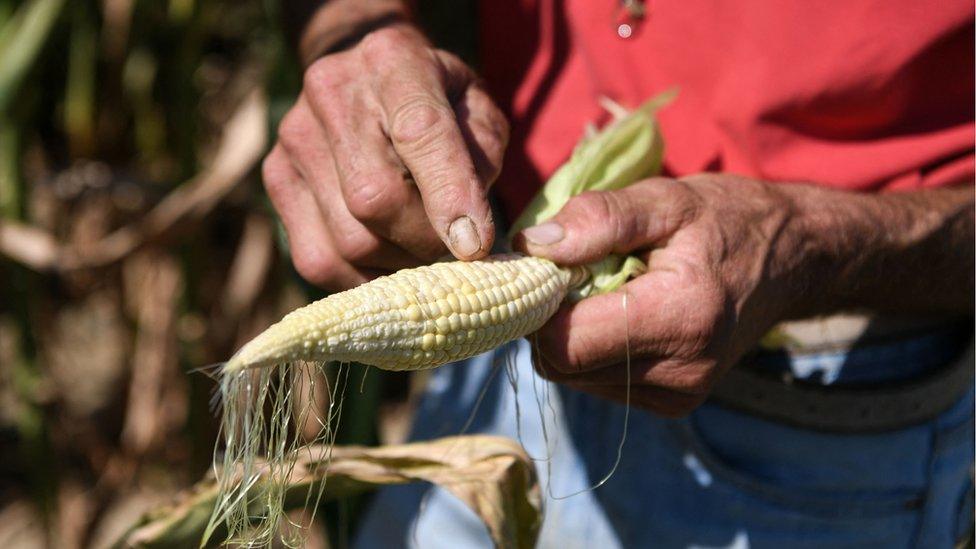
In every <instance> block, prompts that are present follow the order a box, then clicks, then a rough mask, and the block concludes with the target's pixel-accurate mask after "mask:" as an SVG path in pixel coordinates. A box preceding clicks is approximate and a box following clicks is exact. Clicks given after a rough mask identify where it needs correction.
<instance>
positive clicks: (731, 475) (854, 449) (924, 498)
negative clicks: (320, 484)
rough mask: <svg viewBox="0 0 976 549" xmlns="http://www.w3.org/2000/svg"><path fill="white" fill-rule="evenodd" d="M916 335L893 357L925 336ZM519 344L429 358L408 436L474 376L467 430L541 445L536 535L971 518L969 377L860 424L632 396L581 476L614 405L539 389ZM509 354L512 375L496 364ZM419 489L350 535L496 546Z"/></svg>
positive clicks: (383, 494)
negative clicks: (691, 408) (937, 408)
mask: <svg viewBox="0 0 976 549" xmlns="http://www.w3.org/2000/svg"><path fill="white" fill-rule="evenodd" d="M913 345H914V347H913V350H912V351H911V352H908V351H906V352H900V353H895V354H894V356H896V357H898V358H897V359H898V360H902V361H910V360H912V358H913V354H915V353H924V352H925V351H926V350H928V351H933V352H934V351H935V349H934V348H932V349H925V348H924V347H925V345H919V344H918V342H913ZM920 347H921V348H920ZM862 355H863V353H862ZM529 356H530V353H529V348H528V344H527V343H526V342H525V341H524V340H521V341H517V342H513V343H511V344H509V345H507V346H505V347H502V348H500V349H498V350H496V351H494V352H491V353H486V354H485V355H481V356H478V357H475V358H472V359H469V360H466V361H464V362H462V363H458V364H453V365H449V366H445V367H443V368H440V369H439V370H437V371H436V372H435V373H434V375H433V377H432V380H431V383H430V384H429V387H428V390H427V393H426V395H425V397H424V399H423V401H422V403H421V407H420V410H419V412H418V415H417V418H416V422H415V427H414V431H413V435H412V438H413V439H427V438H433V437H438V436H446V435H453V434H457V433H458V432H460V430H461V428H462V426H463V425H464V423H465V422H466V421H467V420H468V419H469V417H470V416H471V413H472V409H473V407H474V403H475V402H476V400H477V399H478V398H479V395H480V394H481V393H482V391H484V396H483V401H482V403H481V405H480V407H479V408H478V410H477V412H476V413H475V415H474V419H473V422H472V424H471V427H470V429H469V430H468V432H476V433H492V434H500V435H504V436H508V437H511V438H514V439H520V440H521V441H522V443H523V445H524V446H525V448H526V450H527V451H528V452H529V454H530V455H531V456H533V457H535V458H546V457H549V456H551V459H550V460H548V461H542V460H541V459H540V461H537V470H538V471H539V478H540V483H541V486H542V490H543V492H542V493H543V497H544V506H545V510H544V513H545V518H544V522H543V527H542V532H541V535H540V538H539V546H540V547H556V548H558V549H570V548H575V547H599V548H610V547H702V548H704V547H709V548H711V547H730V548H737V549H742V548H747V547H756V548H759V547H776V548H780V547H811V548H813V547H817V548H820V547H885V548H888V547H952V546H953V543H954V542H955V540H957V539H958V538H959V537H960V536H962V535H964V534H965V533H966V532H967V531H968V529H969V528H970V526H971V524H972V516H973V515H972V513H973V479H972V470H973V457H974V456H973V429H974V427H973V390H972V388H970V390H969V391H968V393H967V394H966V395H965V396H964V397H963V398H962V399H960V400H959V401H958V402H957V403H956V404H955V405H954V406H953V407H952V408H951V409H949V410H947V411H945V412H944V413H942V414H941V415H940V416H939V417H938V418H936V419H934V420H932V421H930V422H929V423H927V424H924V425H919V426H915V427H911V428H906V429H902V430H898V431H893V432H887V433H882V434H870V435H836V434H825V433H818V432H812V431H805V430H801V429H795V428H791V427H787V426H785V425H780V424H776V423H773V422H769V421H766V420H763V419H759V418H757V417H752V416H749V415H744V414H741V413H737V412H734V411H732V410H729V409H726V408H724V407H722V406H720V405H717V404H712V403H708V404H705V405H704V406H702V407H701V408H699V409H698V410H696V411H695V412H694V413H693V414H691V416H689V417H687V418H684V419H681V420H667V419H662V418H660V417H656V416H654V415H652V414H650V413H646V412H643V411H639V410H631V413H630V424H629V429H628V432H627V440H626V444H625V445H624V448H623V455H622V459H621V461H620V464H619V467H618V468H617V469H616V472H615V473H614V475H613V476H612V477H611V478H610V480H609V481H607V482H606V483H605V484H604V485H603V486H601V487H600V488H597V489H594V490H586V489H587V488H588V487H590V486H592V485H593V484H594V483H596V482H598V481H599V479H601V478H602V477H603V476H604V475H605V474H606V473H607V471H608V470H609V469H610V468H611V466H612V465H613V463H614V460H615V458H616V452H617V446H618V442H619V439H620V435H621V432H622V428H623V425H624V412H625V410H624V407H622V406H619V405H616V404H612V403H609V402H607V401H604V400H601V399H598V398H596V397H591V396H589V395H586V394H583V393H580V392H576V391H573V390H570V389H566V388H564V387H557V386H554V385H550V386H549V387H550V388H549V398H548V400H547V399H546V395H545V389H544V386H545V382H544V381H542V380H541V379H539V378H538V377H536V376H535V374H534V372H533V370H532V367H531V365H530V364H529ZM876 356H877V357H879V358H878V359H877V360H875V361H874V363H873V364H872V363H871V360H870V357H864V356H861V357H860V358H859V359H858V360H859V361H861V363H865V364H866V367H870V368H872V369H873V370H874V371H878V370H879V369H880V370H882V371H883V369H884V368H885V367H886V364H882V363H881V361H890V360H891V359H892V358H891V357H892V352H891V349H888V350H886V351H885V352H879V353H876ZM806 358H807V359H809V358H810V357H806ZM822 359H823V360H841V361H843V360H844V357H837V358H835V359H829V358H827V357H822ZM512 362H514V372H515V374H516V375H508V374H507V372H506V366H505V365H506V363H512ZM887 366H888V367H892V364H891V363H890V362H889V363H888V364H887ZM896 369H897V368H896ZM536 395H539V396H540V397H541V398H540V399H537V396H536ZM540 400H541V402H542V405H541V406H540V404H539V402H540ZM516 404H517V407H516ZM516 409H518V414H516ZM540 410H541V411H540ZM543 413H544V414H545V418H546V421H547V435H548V441H549V442H548V449H547V443H546V440H545V439H544V437H543V429H542V423H541V421H540V417H542V415H543ZM547 468H548V469H549V470H548V472H547ZM427 490H428V487H427V486H420V485H410V486H399V487H393V488H387V489H384V490H382V491H380V493H379V494H378V495H377V497H376V499H375V500H374V501H373V503H372V505H371V508H370V509H369V511H368V512H367V515H366V518H365V520H364V523H363V525H362V528H361V529H360V532H359V536H358V538H357V540H356V546H357V547H361V548H381V547H382V548H387V547H405V546H416V547H423V548H425V549H426V548H437V547H445V548H458V547H490V546H491V543H490V541H489V538H488V536H487V533H486V531H485V529H484V527H483V526H482V525H481V523H480V522H479V521H478V519H477V518H476V517H475V516H474V514H473V513H472V512H470V511H469V510H468V509H467V508H465V507H464V506H463V504H461V503H459V502H458V501H457V500H455V499H454V498H453V496H451V495H450V494H448V493H446V492H443V491H442V490H440V489H436V488H435V489H433V490H432V493H431V494H430V495H429V496H428V498H427V501H426V503H425V505H424V506H423V508H422V510H421V511H419V510H420V509H421V505H420V504H421V500H422V498H423V494H424V492H425V491H427ZM584 490H586V491H584ZM577 492H581V493H578V494H576V495H572V496H571V497H563V496H567V495H570V494H574V493H577ZM553 496H554V497H553ZM418 511H419V512H418Z"/></svg>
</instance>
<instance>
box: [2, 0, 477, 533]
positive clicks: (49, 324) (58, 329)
mask: <svg viewBox="0 0 976 549" xmlns="http://www.w3.org/2000/svg"><path fill="white" fill-rule="evenodd" d="M437 4H442V5H440V6H438V5H437ZM445 5H451V6H454V7H452V9H453V10H455V11H457V10H459V9H460V10H461V11H462V12H463V11H464V9H461V8H458V7H457V6H458V4H448V3H444V2H440V3H434V2H428V3H421V7H420V13H421V14H422V15H423V14H431V13H442V12H444V8H443V6H445ZM277 10H278V7H277V6H276V5H275V4H274V3H273V2H265V3H261V2H257V1H247V2H245V1H238V0H168V1H152V2H149V1H136V0H99V1H95V0H72V1H68V0H0V455H2V456H3V458H2V459H0V546H2V547H64V548H71V547H107V546H111V545H112V544H114V543H115V542H116V540H117V539H118V538H119V536H120V535H122V533H124V532H125V531H126V530H127V529H128V528H129V527H130V526H131V525H132V524H133V523H134V522H135V521H136V520H137V519H138V517H139V516H140V515H142V514H143V513H145V512H146V511H148V510H150V509H152V508H154V507H156V506H158V505H160V504H168V503H171V502H172V500H173V498H174V497H175V494H177V493H179V492H181V491H183V490H185V489H186V488H187V487H189V486H191V485H192V484H193V483H194V482H196V481H197V480H199V479H201V478H203V477H204V475H205V474H206V472H207V471H208V470H209V468H210V467H211V464H212V459H213V451H214V443H215V440H216V438H217V433H216V429H217V418H216V417H215V415H214V413H213V411H212V410H211V408H210V399H211V395H212V393H213V390H214V381H213V380H212V379H211V378H210V377H208V376H207V375H206V374H205V373H201V372H200V371H199V370H198V369H199V368H201V367H203V366H206V365H209V364H213V363H217V362H220V361H223V360H226V359H227V358H228V357H229V356H230V355H231V354H232V353H233V351H234V350H235V349H237V348H238V347H239V346H240V345H241V344H242V343H243V342H244V341H247V340H248V339H250V338H251V337H252V336H254V335H255V334H256V333H258V332H259V331H260V330H261V329H263V328H264V327H266V326H268V325H269V324H270V323H271V322H273V321H274V320H276V319H278V318H280V317H281V316H282V315H283V314H284V313H286V312H287V311H289V310H291V309H294V308H295V307H297V306H300V305H303V304H305V303H307V302H308V301H309V300H310V299H312V298H316V297H321V296H320V295H318V294H317V293H316V291H315V290H314V289H311V288H309V287H307V286H304V285H303V284H302V283H301V281H300V280H299V279H298V278H297V277H296V276H295V275H294V273H293V271H292V269H291V267H290V264H289V261H288V259H287V256H286V254H285V253H284V246H283V243H282V238H281V236H280V230H279V228H278V225H277V222H276V220H275V217H274V214H273V212H272V210H271V208H270V206H269V205H268V203H267V200H266V198H265V197H264V195H263V192H262V190H261V185H260V180H259V176H258V173H259V169H258V168H259V166H260V161H261V158H262V157H263V155H264V153H265V152H266V150H267V148H268V144H269V143H270V142H271V135H272V132H273V128H274V121H275V120H276V119H277V118H279V117H280V116H281V114H283V112H284V111H285V110H286V109H287V108H288V107H289V105H290V103H291V102H292V100H293V98H294V95H295V93H296V91H297V86H298V84H299V82H300V78H301V73H300V70H299V68H298V66H297V65H296V63H295V61H294V59H293V58H292V56H291V54H290V52H289V47H288V45H287V40H286V39H285V37H284V36H283V34H282V32H281V30H280V29H279V28H278V25H277V24H276V21H277V20H278V15H277ZM469 11H470V10H469ZM465 13H467V12H465ZM446 19H450V20H451V21H452V23H451V24H445V25H441V27H443V28H450V29H454V30H453V31H452V32H453V33H454V35H453V36H454V38H453V39H454V40H455V41H457V37H458V36H462V38H461V39H460V40H461V42H462V43H461V49H464V48H465V47H468V48H470V44H465V43H463V42H464V41H465V40H468V38H469V37H470V33H464V32H458V31H457V30H456V29H457V26H456V24H455V23H454V21H455V20H454V19H453V15H452V14H447V15H446ZM432 25H433V27H434V28H435V29H436V28H437V27H438V24H437V22H436V21H434V22H433V23H432ZM446 40H448V41H450V40H452V38H451V36H450V35H447V38H446ZM470 51H471V50H470V49H468V53H470ZM417 386H418V383H417V382H416V381H414V382H413V384H412V385H411V381H410V379H409V378H407V377H405V374H402V375H401V374H391V373H383V374H382V375H381V374H379V373H374V374H371V375H370V376H369V377H367V378H366V379H365V382H364V383H363V387H362V389H361V391H360V394H358V395H356V398H355V399H351V400H350V401H349V402H347V403H346V406H347V407H349V408H347V410H346V413H345V418H346V419H345V420H344V422H343V424H342V425H341V427H340V431H339V434H338V442H340V443H357V444H366V445H375V444H377V443H378V442H399V441H402V440H403V437H404V433H405V431H406V428H407V424H408V422H409V415H408V414H406V413H404V410H408V409H409V407H410V405H411V402H412V400H413V398H414V397H415V395H416V393H417ZM360 504H361V500H357V499H354V500H350V501H348V502H346V503H345V504H344V506H345V507H344V509H345V512H344V513H343V515H344V516H346V517H349V516H353V517H354V516H355V512H356V509H357V506H358V505H360ZM333 505H334V504H333ZM322 516H325V517H326V519H325V522H326V523H328V528H327V529H328V531H329V535H330V536H332V538H333V541H334V539H335V536H336V531H337V530H341V529H343V528H348V525H341V524H338V523H337V522H336V520H335V519H334V518H332V517H334V516H335V513H323V515H322ZM309 544H310V546H316V545H315V544H318V546H323V545H328V544H329V541H328V539H326V538H325V537H322V539H316V537H315V535H314V533H313V536H312V538H310V539H309Z"/></svg>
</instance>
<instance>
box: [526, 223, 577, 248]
mask: <svg viewBox="0 0 976 549" xmlns="http://www.w3.org/2000/svg"><path fill="white" fill-rule="evenodd" d="M522 236H524V237H525V239H526V240H528V241H529V242H532V243H533V244H540V245H542V246H549V245H550V244H555V243H556V242H559V241H560V240H562V239H563V237H564V236H566V231H564V230H563V226H562V225H560V224H559V223H556V222H555V221H546V222H545V223H543V224H542V225H535V226H534V227H529V228H528V229H525V230H524V231H522Z"/></svg>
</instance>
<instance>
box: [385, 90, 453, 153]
mask: <svg viewBox="0 0 976 549" xmlns="http://www.w3.org/2000/svg"><path fill="white" fill-rule="evenodd" d="M451 119H452V115H451V113H449V112H448V108H447V107H446V106H444V105H440V104H438V103H437V102H436V101H435V100H434V99H433V98H429V97H419V98H414V99H410V100H407V101H405V102H404V103H402V104H401V105H400V106H399V107H397V109H396V110H395V111H394V112H393V115H392V116H391V121H390V138H391V139H392V140H393V142H394V143H395V144H397V145H401V146H413V147H425V146H427V145H430V144H432V143H436V140H437V139H438V138H439V137H440V136H441V135H442V134H443V133H444V130H443V129H442V128H443V127H445V126H446V125H447V123H448V122H450V120H451Z"/></svg>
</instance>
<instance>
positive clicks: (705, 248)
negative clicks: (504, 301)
mask: <svg viewBox="0 0 976 549" xmlns="http://www.w3.org/2000/svg"><path fill="white" fill-rule="evenodd" d="M792 215H793V207H792V205H791V201H790V200H789V199H788V198H787V197H786V196H784V195H783V194H781V193H780V192H779V191H778V190H777V189H776V188H775V187H773V186H771V185H766V184H763V183H760V182H757V181H752V180H748V179H743V178H738V177H732V176H725V175H704V176H696V177H693V178H688V179H684V180H680V181H679V180H673V179H663V178H656V179H650V180H646V181H642V182H639V183H637V184H635V185H632V186H630V187H628V188H626V189H623V190H620V191H614V192H589V193H584V194H582V195H580V196H578V197H575V198H573V199H572V200H570V201H569V202H568V203H567V205H566V206H565V207H564V208H563V209H562V211H561V212H560V213H559V214H558V215H557V216H556V217H554V218H553V219H552V220H551V221H552V222H553V223H555V224H557V225H558V227H556V226H554V225H547V224H544V226H538V227H534V228H530V229H526V230H525V231H523V232H522V233H521V234H520V235H519V238H518V239H517V241H516V245H517V247H519V248H520V249H522V250H523V251H526V252H528V253H531V254H534V255H540V256H544V257H549V258H551V259H553V260H555V261H556V262H558V263H561V264H586V263H588V262H592V261H594V260H597V259H600V258H602V257H604V256H606V255H607V254H609V253H619V254H631V255H638V256H641V257H643V258H644V259H646V260H647V262H648V267H649V270H648V272H647V273H646V274H644V275H642V276H639V277H637V278H635V279H634V280H632V281H630V282H629V283H628V284H626V285H625V286H624V288H623V290H622V291H623V292H624V293H625V294H626V316H625V314H624V310H625V309H624V304H623V298H622V294H621V292H620V291H618V292H613V293H610V294H604V295H600V296H596V297H591V298H589V299H586V300H583V301H581V302H579V303H577V304H575V305H573V306H569V305H566V306H564V307H563V308H562V309H561V310H560V311H559V312H558V313H557V314H556V316H555V317H553V319H552V320H550V322H549V323H548V324H547V325H546V326H545V327H544V328H543V329H542V330H541V331H540V332H539V333H538V335H537V340H536V341H537V344H538V345H537V356H536V357H535V358H536V360H535V361H534V363H535V365H536V369H537V370H538V371H539V372H540V374H541V375H543V376H544V377H546V378H548V379H550V380H554V381H558V382H561V383H565V384H566V385H569V386H571V387H574V388H576V389H580V390H583V391H586V392H589V393H592V394H595V395H598V396H602V397H606V398H609V399H613V400H616V401H620V402H624V401H625V399H626V396H627V373H626V369H625V368H624V364H625V362H626V358H627V353H628V348H629V354H630V364H631V367H630V375H631V380H630V381H631V385H630V387H631V389H630V402H631V404H632V405H636V406H639V407H642V408H646V409H649V410H651V411H653V412H656V413H659V414H662V415H665V416H681V415H684V414H686V413H688V412H689V411H691V410H692V409H694V408H695V407H697V406H698V405H699V404H701V403H702V402H703V401H704V399H705V398H706V396H707V395H708V393H709V390H710V389H711V387H712V385H713V384H714V383H715V381H716V380H717V378H718V377H719V376H720V375H721V373H722V372H724V371H725V370H726V369H727V368H729V367H730V366H731V365H732V364H733V363H734V362H735V361H736V360H737V359H738V358H739V357H741V356H742V355H743V354H744V353H745V352H746V351H747V350H748V349H750V348H751V347H752V346H753V345H754V344H755V343H756V342H757V341H758V340H759V338H760V337H762V335H763V334H764V333H765V332H766V331H767V330H768V329H769V328H770V327H771V326H772V325H773V324H774V323H775V321H776V319H778V318H781V317H783V316H784V314H785V311H783V310H781V309H780V307H781V306H782V305H783V303H784V301H788V300H783V299H781V297H782V295H783V293H784V288H783V286H784V284H782V283H781V281H780V280H779V278H780V277H781V276H784V274H785V271H786V270H788V265H784V266H783V267H781V266H780V263H781V262H780V260H779V258H778V257H777V256H776V254H777V253H779V250H781V249H783V248H784V247H789V246H790V245H791V244H790V243H786V242H784V238H785V237H786V236H787V233H788V231H786V229H787V227H788V225H789V222H790V219H791V217H792ZM560 229H561V230H560ZM560 233H561V234H560ZM560 236H561V239H560ZM555 240H558V241H555Z"/></svg>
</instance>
